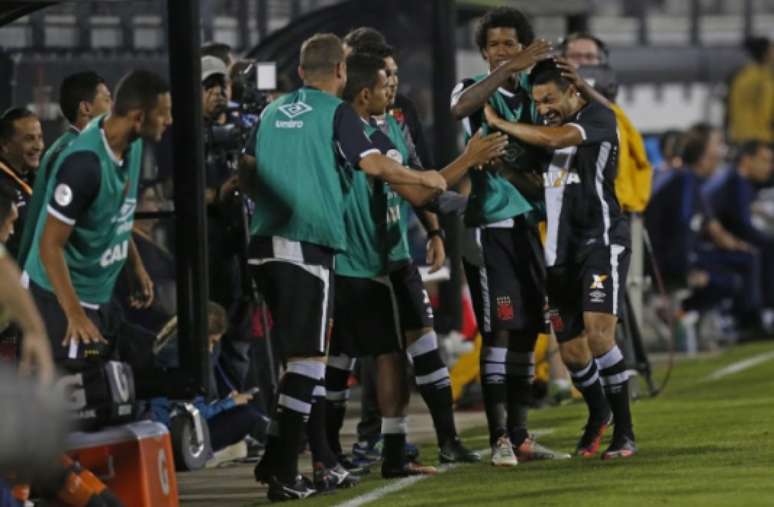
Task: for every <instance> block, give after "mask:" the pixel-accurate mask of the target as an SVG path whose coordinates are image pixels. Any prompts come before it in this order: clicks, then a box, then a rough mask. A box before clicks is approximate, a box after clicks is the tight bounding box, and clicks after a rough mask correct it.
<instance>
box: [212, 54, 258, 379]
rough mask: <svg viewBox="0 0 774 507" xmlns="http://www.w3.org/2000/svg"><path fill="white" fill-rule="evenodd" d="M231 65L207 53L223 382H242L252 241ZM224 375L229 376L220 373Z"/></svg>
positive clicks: (214, 278) (214, 287)
mask: <svg viewBox="0 0 774 507" xmlns="http://www.w3.org/2000/svg"><path fill="white" fill-rule="evenodd" d="M227 72H228V71H227V69H226V65H225V64H224V63H223V62H222V61H221V60H219V59H218V58H215V57H213V56H204V57H202V81H201V82H202V110H203V115H204V128H205V133H204V138H205V170H206V179H207V190H206V193H205V200H206V203H207V220H208V227H207V236H208V245H209V273H210V299H212V300H213V301H215V302H217V303H218V304H220V305H222V306H223V307H224V308H225V309H226V311H227V312H228V317H229V321H230V324H231V325H230V326H229V329H230V330H229V332H228V333H226V335H225V336H224V337H223V342H222V346H221V347H222V348H221V352H220V357H219V363H220V366H221V369H222V371H223V373H224V374H225V375H226V376H227V377H228V379H227V381H224V382H222V384H223V385H225V384H228V383H231V384H233V385H236V386H237V387H240V388H241V386H242V383H243V381H244V378H245V375H246V374H247V369H248V366H249V361H248V357H247V352H248V348H249V344H248V343H247V342H244V341H242V340H243V339H244V337H245V336H244V335H246V334H247V333H248V332H249V325H246V323H247V322H249V318H250V315H249V307H250V306H249V305H246V304H245V305H243V304H241V303H242V295H243V292H244V291H243V289H242V287H243V284H242V263H241V259H242V258H243V255H242V253H243V251H244V247H245V243H246V214H245V211H246V210H245V202H244V200H243V198H242V195H241V194H240V193H239V192H238V190H237V173H236V161H237V157H238V154H239V151H240V150H241V146H240V143H239V135H238V133H239V131H240V129H239V126H238V125H234V124H228V123H226V122H228V121H230V118H231V117H230V116H226V115H224V114H223V113H225V112H226V110H227V107H228V96H227V93H226V90H227V88H228V86H229V82H228V78H227ZM219 380H223V379H219Z"/></svg>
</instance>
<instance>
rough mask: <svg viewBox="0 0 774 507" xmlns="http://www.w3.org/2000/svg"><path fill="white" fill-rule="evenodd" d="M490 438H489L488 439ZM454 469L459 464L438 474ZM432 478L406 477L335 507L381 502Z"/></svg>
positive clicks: (424, 476) (489, 450)
mask: <svg viewBox="0 0 774 507" xmlns="http://www.w3.org/2000/svg"><path fill="white" fill-rule="evenodd" d="M487 438H488V437H487ZM476 452H477V453H479V454H481V456H482V457H483V456H484V455H486V454H489V453H490V452H492V450H491V449H489V448H486V449H480V450H478V451H476ZM454 468H457V463H452V464H450V465H445V466H440V467H438V474H436V475H440V474H442V473H444V472H448V471H449V470H452V469H454ZM430 477H435V475H414V476H412V477H405V478H403V479H400V480H398V481H395V482H393V483H391V484H388V485H387V486H382V487H381V488H376V489H375V490H373V491H371V492H369V493H366V494H365V495H360V496H356V497H355V498H353V499H351V500H347V501H346V502H343V503H339V504H336V505H335V506H334V507H360V506H361V505H365V504H367V503H371V502H375V501H377V500H380V499H382V498H384V497H385V496H387V495H389V494H390V493H395V492H397V491H401V490H403V489H406V488H408V487H409V486H413V485H414V484H416V483H418V482H419V481H422V480H424V479H429V478H430Z"/></svg>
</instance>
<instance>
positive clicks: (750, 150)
mask: <svg viewBox="0 0 774 507" xmlns="http://www.w3.org/2000/svg"><path fill="white" fill-rule="evenodd" d="M764 148H767V149H771V145H770V144H769V143H766V142H764V141H761V140H760V139H751V140H749V141H745V142H743V143H742V144H740V145H739V146H738V147H737V149H736V157H735V158H734V162H736V164H737V165H738V164H739V162H741V161H742V159H743V158H744V157H754V156H756V155H757V154H758V152H760V151H761V150H762V149H764Z"/></svg>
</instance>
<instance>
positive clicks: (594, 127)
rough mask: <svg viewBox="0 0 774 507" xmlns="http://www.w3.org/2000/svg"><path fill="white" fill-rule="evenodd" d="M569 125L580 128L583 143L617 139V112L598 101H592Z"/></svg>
mask: <svg viewBox="0 0 774 507" xmlns="http://www.w3.org/2000/svg"><path fill="white" fill-rule="evenodd" d="M567 125H571V126H573V127H575V128H577V129H578V130H580V132H581V135H582V136H583V142H582V143H581V144H582V145H583V144H595V143H600V142H602V141H612V140H616V139H617V137H618V134H617V133H616V121H615V113H614V112H613V111H611V110H610V109H608V108H606V107H605V106H603V105H601V104H598V103H596V102H590V103H589V105H588V106H587V107H586V109H585V110H583V111H581V113H580V115H578V117H577V118H576V119H575V120H574V121H571V122H569V123H568V124H567Z"/></svg>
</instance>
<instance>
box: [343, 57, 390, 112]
mask: <svg viewBox="0 0 774 507" xmlns="http://www.w3.org/2000/svg"><path fill="white" fill-rule="evenodd" d="M382 69H384V58H382V57H381V56H379V55H374V54H370V53H352V54H351V55H349V57H348V58H347V86H346V87H344V93H343V94H342V98H343V99H344V100H346V101H347V102H351V101H353V100H355V97H357V95H358V93H360V92H361V91H362V90H363V89H364V88H368V89H371V88H373V87H374V86H375V85H376V81H377V79H378V78H379V71H380V70H382Z"/></svg>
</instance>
